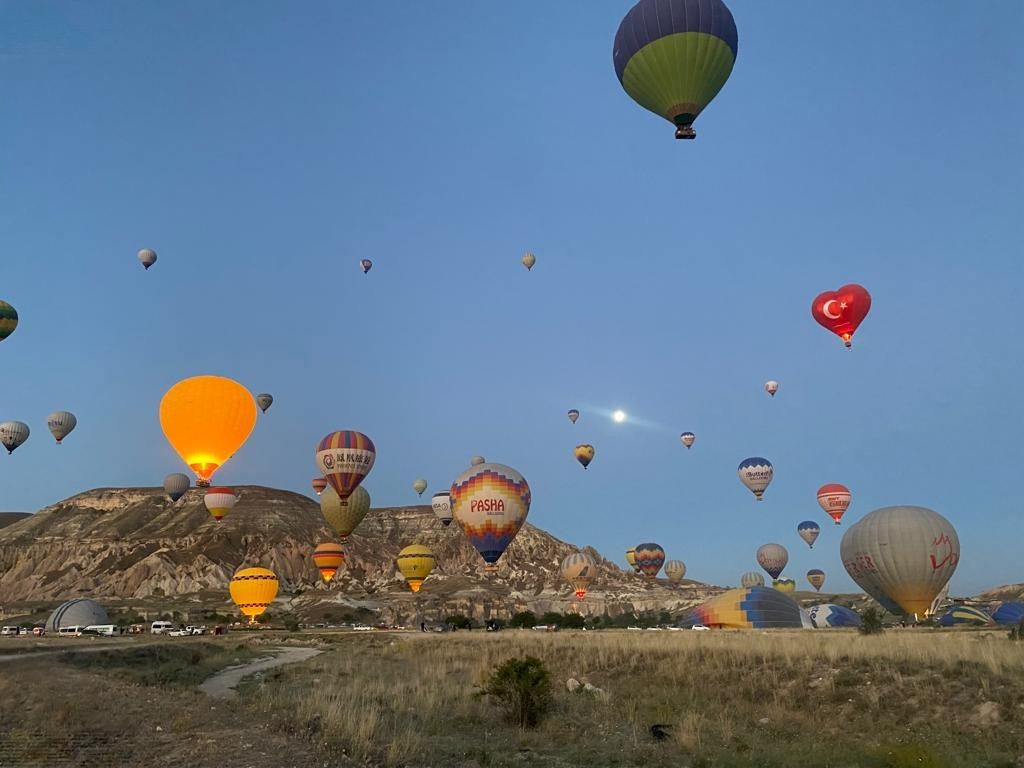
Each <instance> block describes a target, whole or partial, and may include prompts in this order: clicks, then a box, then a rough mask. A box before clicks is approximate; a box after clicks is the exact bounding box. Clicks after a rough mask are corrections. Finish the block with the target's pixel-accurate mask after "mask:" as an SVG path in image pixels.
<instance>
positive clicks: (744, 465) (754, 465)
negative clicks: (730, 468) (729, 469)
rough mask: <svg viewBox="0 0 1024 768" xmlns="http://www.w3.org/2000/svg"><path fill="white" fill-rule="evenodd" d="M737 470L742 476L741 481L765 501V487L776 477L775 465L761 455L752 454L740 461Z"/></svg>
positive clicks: (759, 498)
mask: <svg viewBox="0 0 1024 768" xmlns="http://www.w3.org/2000/svg"><path fill="white" fill-rule="evenodd" d="M736 472H737V474H739V476H740V482H741V483H743V484H744V485H745V486H747V488H748V489H749V490H750V492H751V493H753V494H754V498H756V499H757V500H758V501H763V500H764V492H765V489H766V488H768V485H769V484H770V483H771V481H772V478H773V477H775V467H773V466H772V463H771V462H770V461H768V459H763V458H761V457H760V456H751V457H750V458H749V459H744V460H743V461H741V462H740V466H739V468H738V469H737V470H736Z"/></svg>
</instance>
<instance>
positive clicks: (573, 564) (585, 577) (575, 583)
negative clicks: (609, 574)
mask: <svg viewBox="0 0 1024 768" xmlns="http://www.w3.org/2000/svg"><path fill="white" fill-rule="evenodd" d="M562 578H563V579H565V580H566V581H567V582H569V584H571V585H572V588H573V591H574V592H575V593H576V599H577V600H582V599H583V598H585V597H586V596H587V590H588V589H590V585H591V584H593V583H594V579H595V578H597V563H596V562H595V561H594V558H592V557H591V556H590V555H588V554H587V553H586V552H573V553H572V554H569V555H566V556H565V559H564V560H562Z"/></svg>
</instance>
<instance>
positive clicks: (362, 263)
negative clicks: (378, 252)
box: [359, 259, 373, 275]
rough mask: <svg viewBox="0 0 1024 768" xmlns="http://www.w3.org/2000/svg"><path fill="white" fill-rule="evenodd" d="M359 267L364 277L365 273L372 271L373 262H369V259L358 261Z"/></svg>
mask: <svg viewBox="0 0 1024 768" xmlns="http://www.w3.org/2000/svg"><path fill="white" fill-rule="evenodd" d="M359 266H360V267H362V269H363V274H364V275H365V274H366V273H367V272H369V271H370V270H371V269H373V262H372V261H370V260H369V259H360V260H359Z"/></svg>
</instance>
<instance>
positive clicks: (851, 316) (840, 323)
mask: <svg viewBox="0 0 1024 768" xmlns="http://www.w3.org/2000/svg"><path fill="white" fill-rule="evenodd" d="M869 309H871V294H870V293H868V292H867V289H865V288H864V286H862V285H857V284H856V283H850V284H849V285H844V286H843V287H842V288H840V289H839V290H837V291H825V292H824V293H821V294H818V295H817V296H816V297H815V299H814V301H813V302H811V314H812V315H813V316H814V319H815V320H817V321H818V322H819V323H820V324H821V325H823V326H825V327H826V328H828V329H829V330H830V331H832V333H834V334H836V335H837V336H839V337H840V338H841V339H842V340H843V341H844V342H846V346H848V347H849V346H851V344H850V340H851V339H852V338H853V334H854V332H855V331H856V330H857V327H858V326H859V325H860V323H861V321H862V320H863V319H864V318H865V317H866V316H867V314H868V310H869Z"/></svg>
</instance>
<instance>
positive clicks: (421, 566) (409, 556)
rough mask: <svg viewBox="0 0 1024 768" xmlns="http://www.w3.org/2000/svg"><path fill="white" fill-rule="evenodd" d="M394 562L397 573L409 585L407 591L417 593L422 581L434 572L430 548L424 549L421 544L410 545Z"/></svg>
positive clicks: (433, 561)
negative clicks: (396, 566)
mask: <svg viewBox="0 0 1024 768" xmlns="http://www.w3.org/2000/svg"><path fill="white" fill-rule="evenodd" d="M395 562H396V564H397V565H398V570H399V572H400V573H401V574H402V575H403V576H404V577H405V580H406V581H407V582H408V583H409V589H411V590H412V591H413V592H419V591H420V587H421V586H423V580H424V579H426V578H427V576H429V575H430V572H431V571H432V570H434V564H435V562H436V561H435V560H434V553H433V552H431V551H430V547H425V546H423V545H422V544H410V545H409V546H408V547H406V548H405V549H403V550H402V551H401V552H399V553H398V558H397V560H396V561H395Z"/></svg>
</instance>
